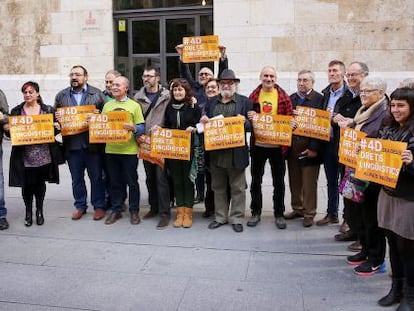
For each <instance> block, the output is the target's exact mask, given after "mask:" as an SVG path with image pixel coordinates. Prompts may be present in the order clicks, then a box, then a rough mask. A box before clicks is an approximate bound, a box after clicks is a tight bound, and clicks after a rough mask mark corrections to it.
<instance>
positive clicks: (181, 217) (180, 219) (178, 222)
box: [174, 206, 184, 228]
mask: <svg viewBox="0 0 414 311" xmlns="http://www.w3.org/2000/svg"><path fill="white" fill-rule="evenodd" d="M183 220H184V207H178V206H177V219H176V220H175V221H174V227H176V228H180V227H182V226H183Z"/></svg>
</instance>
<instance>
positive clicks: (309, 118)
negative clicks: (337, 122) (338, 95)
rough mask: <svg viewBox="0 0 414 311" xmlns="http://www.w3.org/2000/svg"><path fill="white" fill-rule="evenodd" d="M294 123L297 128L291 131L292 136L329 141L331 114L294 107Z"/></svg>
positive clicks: (319, 110)
mask: <svg viewBox="0 0 414 311" xmlns="http://www.w3.org/2000/svg"><path fill="white" fill-rule="evenodd" d="M296 113H297V114H296V115H295V121H296V122H297V124H298V127H297V128H296V129H295V130H294V131H293V134H294V135H299V136H306V137H311V138H316V139H321V140H326V141H329V140H330V133H331V113H330V112H329V111H326V110H322V109H316V108H309V107H302V106H299V107H296Z"/></svg>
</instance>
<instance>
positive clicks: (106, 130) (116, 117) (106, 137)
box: [89, 111, 132, 143]
mask: <svg viewBox="0 0 414 311" xmlns="http://www.w3.org/2000/svg"><path fill="white" fill-rule="evenodd" d="M128 122H130V118H129V112H127V111H111V112H108V113H105V114H92V115H91V116H90V119H89V142H91V143H123V142H126V141H128V140H129V139H130V138H131V135H132V134H131V132H130V131H128V130H126V129H124V124H125V123H128Z"/></svg>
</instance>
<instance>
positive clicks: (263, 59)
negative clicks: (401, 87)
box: [214, 0, 414, 93]
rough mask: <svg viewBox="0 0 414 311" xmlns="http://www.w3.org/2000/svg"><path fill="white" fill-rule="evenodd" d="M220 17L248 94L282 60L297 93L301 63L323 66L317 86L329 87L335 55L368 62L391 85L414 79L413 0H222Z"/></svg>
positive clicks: (218, 27) (283, 77)
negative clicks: (262, 74) (263, 73)
mask: <svg viewBox="0 0 414 311" xmlns="http://www.w3.org/2000/svg"><path fill="white" fill-rule="evenodd" d="M236 8H237V10H236ZM236 11H237V12H238V13H237V14H232V15H230V16H229V14H228V12H236ZM239 12H240V13H239ZM214 21H215V25H214V27H215V33H216V34H217V35H219V36H220V41H221V44H224V45H226V46H227V51H228V54H229V59H230V67H232V68H233V69H234V70H235V71H236V72H237V74H238V75H240V76H241V77H242V80H243V81H242V83H241V84H240V89H241V92H242V93H248V92H249V91H250V90H251V89H252V88H253V87H254V86H255V85H256V84H258V83H259V80H258V75H259V72H260V69H261V68H262V67H263V66H264V65H273V66H275V67H276V69H277V71H278V72H279V82H280V84H281V85H282V86H283V87H284V88H286V89H287V90H289V91H291V92H293V91H295V89H296V83H295V80H296V73H297V72H298V71H299V70H301V69H311V70H313V71H315V73H316V76H317V83H316V87H315V88H316V89H318V90H320V89H322V88H323V87H324V86H325V85H326V83H327V79H326V69H327V64H328V62H329V61H330V60H332V59H340V60H342V61H344V62H345V64H349V63H350V62H352V61H355V60H358V61H363V62H366V63H367V64H368V66H369V68H370V71H371V72H372V73H375V74H381V75H383V76H385V77H386V78H387V80H388V82H389V83H388V84H389V88H388V89H389V90H391V89H393V88H394V87H395V86H396V85H397V84H398V82H399V81H400V80H402V79H403V78H406V77H414V40H413V39H414V1H412V0H395V1H387V0H354V1H349V0H291V1H285V0H243V1H239V0H221V1H215V3H214Z"/></svg>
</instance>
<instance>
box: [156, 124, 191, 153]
mask: <svg viewBox="0 0 414 311" xmlns="http://www.w3.org/2000/svg"><path fill="white" fill-rule="evenodd" d="M190 154H191V133H190V132H187V131H183V130H172V129H164V128H158V129H155V130H152V131H151V157H155V158H164V159H177V160H187V161H188V160H190Z"/></svg>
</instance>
